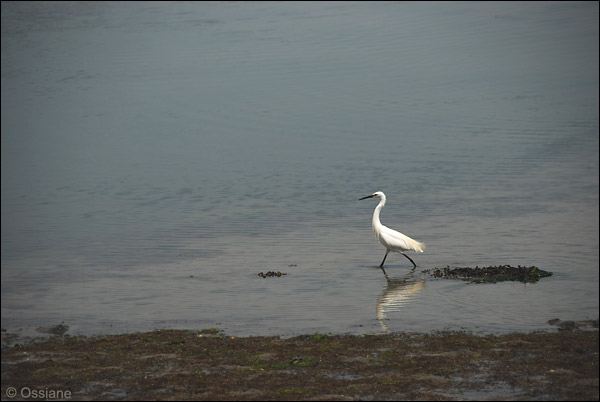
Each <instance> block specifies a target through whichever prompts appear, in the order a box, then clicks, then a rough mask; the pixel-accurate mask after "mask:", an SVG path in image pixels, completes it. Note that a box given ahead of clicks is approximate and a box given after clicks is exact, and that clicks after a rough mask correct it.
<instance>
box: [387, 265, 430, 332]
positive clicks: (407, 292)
mask: <svg viewBox="0 0 600 402" xmlns="http://www.w3.org/2000/svg"><path fill="white" fill-rule="evenodd" d="M385 279H386V280H387V286H386V287H385V288H384V289H383V292H382V293H381V295H380V296H379V298H378V299H377V307H376V312H377V320H378V321H379V323H380V324H381V327H382V328H383V330H384V331H385V332H386V333H390V332H392V331H391V330H390V328H389V327H388V326H387V324H386V321H387V317H386V316H385V313H386V312H390V311H400V310H402V309H403V308H405V307H406V306H407V305H408V304H409V303H410V302H411V301H412V300H413V299H414V297H415V295H416V294H417V293H419V292H420V291H421V289H423V288H424V287H425V281H424V280H423V279H419V280H417V281H415V278H414V277H413V274H409V275H407V276H405V277H403V278H394V279H390V278H389V277H388V276H387V275H386V276H385Z"/></svg>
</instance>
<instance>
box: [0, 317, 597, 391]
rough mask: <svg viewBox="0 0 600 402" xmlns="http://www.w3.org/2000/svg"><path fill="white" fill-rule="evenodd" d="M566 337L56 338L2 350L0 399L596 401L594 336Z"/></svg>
mask: <svg viewBox="0 0 600 402" xmlns="http://www.w3.org/2000/svg"><path fill="white" fill-rule="evenodd" d="M565 322H566V321H565ZM595 323H596V328H597V321H595ZM568 327H570V329H567V328H565V329H563V330H559V331H558V332H534V333H511V334H505V335H476V334H472V333H468V332H435V333H427V334H418V333H410V334H409V333H398V334H389V335H364V336H357V335H326V334H313V335H302V336H296V337H291V338H285V339H282V338H280V337H277V336H250V337H241V338H238V337H235V336H228V335H225V334H224V333H222V332H221V331H219V330H217V329H208V330H201V331H190V330H157V331H151V332H142V333H132V334H122V335H107V336H92V337H83V336H61V335H56V336H52V337H51V338H49V339H47V340H42V341H39V342H34V343H31V344H27V345H20V344H16V345H14V346H12V347H7V348H3V350H2V398H3V399H11V400H25V399H31V398H32V397H33V396H32V394H31V393H29V394H28V392H38V394H36V396H43V397H46V398H50V399H54V398H63V399H69V398H74V399H91V400H95V399H109V400H130V399H148V400H156V399H181V400H190V399H194V400H232V399H235V400H362V399H372V400H373V399H374V400H382V399H405V400H448V399H449V400H497V399H503V400H507V399H508V400H511V399H513V400H523V399H526V400H598V330H597V329H594V330H579V329H578V328H577V327H574V328H573V327H571V326H570V325H568ZM559 328H560V327H559ZM4 335H5V333H4V332H3V337H4ZM59 391H60V392H62V394H60V393H58V392H59ZM67 391H68V395H69V396H67V394H65V393H66V392H67ZM13 392H14V393H15V396H14V397H10V395H12V393H13ZM49 392H54V394H53V395H50V394H49ZM42 394H43V395H42Z"/></svg>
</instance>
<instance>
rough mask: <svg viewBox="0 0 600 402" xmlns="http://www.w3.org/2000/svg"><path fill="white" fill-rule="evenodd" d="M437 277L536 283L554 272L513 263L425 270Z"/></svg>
mask: <svg viewBox="0 0 600 402" xmlns="http://www.w3.org/2000/svg"><path fill="white" fill-rule="evenodd" d="M423 272H424V273H426V274H429V275H430V276H431V277H433V278H436V279H460V280H463V281H469V282H471V283H496V282H503V281H519V282H523V283H535V282H537V281H539V280H540V279H541V278H545V277H547V276H551V275H552V272H548V271H544V270H543V269H540V268H538V267H535V266H531V267H522V266H520V265H519V266H516V267H513V266H511V265H498V266H493V267H479V266H476V267H475V268H472V267H456V268H450V267H449V266H446V267H444V268H438V267H435V268H433V269H432V270H429V269H427V270H425V271H423Z"/></svg>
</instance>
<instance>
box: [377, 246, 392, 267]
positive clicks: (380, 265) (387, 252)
mask: <svg viewBox="0 0 600 402" xmlns="http://www.w3.org/2000/svg"><path fill="white" fill-rule="evenodd" d="M389 253H390V250H387V251H386V252H385V257H383V261H381V264H379V268H381V269H383V263H384V262H385V259H386V258H387V255H388V254H389Z"/></svg>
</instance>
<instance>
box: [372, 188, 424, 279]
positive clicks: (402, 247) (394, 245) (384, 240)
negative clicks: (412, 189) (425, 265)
mask: <svg viewBox="0 0 600 402" xmlns="http://www.w3.org/2000/svg"><path fill="white" fill-rule="evenodd" d="M374 197H378V198H379V199H380V201H379V204H377V207H375V212H373V232H375V236H377V239H378V240H379V242H380V243H381V244H383V247H385V248H386V253H385V257H383V261H381V265H379V267H380V268H382V269H383V263H384V262H385V259H386V258H387V255H388V254H389V253H390V251H394V252H397V253H401V254H402V255H403V256H405V257H406V258H408V259H409V260H410V262H412V264H413V266H414V268H416V267H417V264H415V262H414V261H413V260H412V258H410V257H409V256H407V255H406V254H404V252H405V251H417V252H419V253H422V252H423V251H425V244H423V243H421V242H418V241H416V240H415V239H411V238H410V237H408V236H407V235H405V234H402V233H400V232H397V231H395V230H393V229H390V228H388V227H387V226H384V225H382V224H381V221H380V220H379V213H380V212H381V209H382V208H383V206H384V205H385V201H386V197H385V194H384V193H383V192H381V191H376V192H374V193H373V194H371V195H368V196H366V197H363V198H361V200H364V199H367V198H374Z"/></svg>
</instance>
